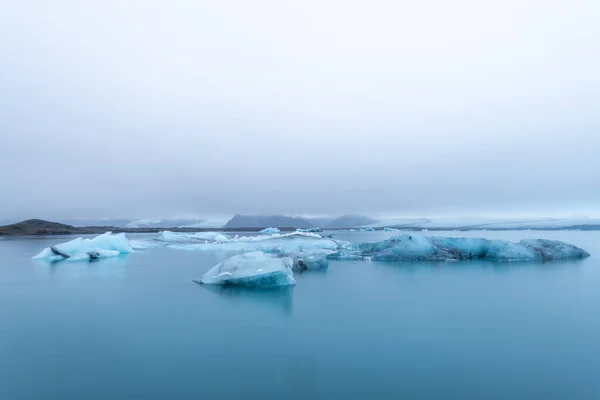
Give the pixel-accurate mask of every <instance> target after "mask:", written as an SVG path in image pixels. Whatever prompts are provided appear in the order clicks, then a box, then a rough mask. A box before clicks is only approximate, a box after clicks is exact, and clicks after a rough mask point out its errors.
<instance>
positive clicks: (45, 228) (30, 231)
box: [0, 219, 600, 236]
mask: <svg viewBox="0 0 600 400" xmlns="http://www.w3.org/2000/svg"><path fill="white" fill-rule="evenodd" d="M264 228H267V227H260V228H217V227H215V228H174V227H164V228H122V227H117V226H85V227H75V226H71V225H65V224H61V223H58V222H51V221H44V220H40V219H30V220H25V221H21V222H18V223H16V224H11V225H5V226H0V236H45V235H94V234H96V235H97V234H101V233H104V232H113V233H158V232H161V231H171V232H190V233H193V232H208V231H219V232H260V231H261V230H262V229H264ZM390 228H395V229H400V230H405V231H411V232H419V231H481V230H486V231H530V230H531V231H597V230H600V225H572V226H565V227H554V228H553V227H546V228H536V227H526V226H525V227H515V228H492V227H477V226H465V227H456V228H449V227H427V228H421V227H415V226H402V225H394V226H390ZM374 229H375V230H376V231H382V230H383V228H374ZM279 230H281V231H282V232H293V231H295V230H296V228H293V227H284V228H279ZM326 230H327V231H348V229H347V228H344V229H335V228H331V229H326Z"/></svg>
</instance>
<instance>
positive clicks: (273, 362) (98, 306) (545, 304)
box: [0, 232, 600, 400]
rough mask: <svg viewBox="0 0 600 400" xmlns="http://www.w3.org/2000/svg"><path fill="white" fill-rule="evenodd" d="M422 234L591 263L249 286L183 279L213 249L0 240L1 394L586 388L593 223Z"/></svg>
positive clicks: (389, 270)
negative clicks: (121, 252)
mask: <svg viewBox="0 0 600 400" xmlns="http://www.w3.org/2000/svg"><path fill="white" fill-rule="evenodd" d="M435 234H436V235H440V236H442V235H444V236H448V235H452V236H484V237H489V238H503V239H509V240H519V239H522V238H533V237H543V238H549V239H559V240H564V241H568V242H571V243H573V244H576V245H578V246H581V247H583V248H584V249H586V250H588V251H589V252H590V253H592V257H590V258H589V259H587V260H584V261H579V262H562V263H553V264H491V263H479V262H464V263H435V264H425V263H400V264H394V263H374V262H333V261H332V262H331V263H330V266H329V270H328V271H326V272H323V273H306V274H302V275H297V285H296V287H294V288H293V289H289V290H280V291H272V292H256V291H248V290H232V289H227V290H217V289H214V290H209V289H207V288H206V287H202V286H199V285H196V284H194V283H192V279H195V278H199V277H200V276H201V275H202V273H203V272H205V271H206V270H208V269H209V268H210V267H212V266H213V265H214V264H215V263H216V262H217V261H218V260H219V258H218V255H217V254H212V253H200V252H188V251H181V250H173V249H152V250H147V251H140V252H138V253H136V254H132V255H129V256H127V257H120V258H118V259H112V260H109V259H107V260H102V261H100V262H95V263H91V264H87V263H62V264H54V265H48V264H45V263H43V262H34V261H33V260H31V259H30V257H31V256H32V255H34V254H36V253H37V252H38V251H40V250H41V249H42V248H44V247H46V246H49V245H51V244H54V243H57V242H61V241H64V240H65V239H66V238H65V237H60V238H56V237H54V238H41V239H40V238H20V239H0V399H2V400H11V399H126V398H127V399H129V398H132V399H197V398H209V399H210V398H218V399H237V398H251V399H255V398H276V397H282V398H287V399H319V398H323V399H326V398H327V399H328V398H340V399H343V398H353V399H356V398H390V399H392V398H394V399H398V398H432V399H471V398H478V399H598V398H600V379H598V373H599V372H600V371H599V369H600V232H436V233H435ZM392 235H393V234H390V233H383V232H376V233H348V234H338V235H337V237H338V238H340V239H347V240H352V241H375V240H381V239H384V238H387V237H390V236H392Z"/></svg>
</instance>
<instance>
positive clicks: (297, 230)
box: [296, 227, 323, 233]
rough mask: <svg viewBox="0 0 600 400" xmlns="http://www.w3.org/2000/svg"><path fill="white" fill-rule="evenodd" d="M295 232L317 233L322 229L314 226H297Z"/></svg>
mask: <svg viewBox="0 0 600 400" xmlns="http://www.w3.org/2000/svg"><path fill="white" fill-rule="evenodd" d="M296 232H304V233H318V232H323V231H322V230H321V228H319V227H315V228H306V229H302V228H298V229H296Z"/></svg>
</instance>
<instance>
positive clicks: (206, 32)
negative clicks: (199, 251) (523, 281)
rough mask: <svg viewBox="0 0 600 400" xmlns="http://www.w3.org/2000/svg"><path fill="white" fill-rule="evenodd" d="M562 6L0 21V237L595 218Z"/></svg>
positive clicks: (572, 48) (45, 15)
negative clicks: (16, 230)
mask: <svg viewBox="0 0 600 400" xmlns="http://www.w3.org/2000/svg"><path fill="white" fill-rule="evenodd" d="M576 3H577V4H578V6H574V5H572V4H571V3H566V2H560V1H559V2H543V1H532V2H526V3H523V2H519V1H516V0H510V1H506V2H502V3H496V4H483V3H480V2H475V1H469V0H460V1H458V2H453V3H451V4H450V3H447V2H444V1H441V0H439V1H436V0H433V1H430V2H426V3H409V4H403V3H396V2H387V1H374V2H369V3H368V4H367V3H358V2H350V3H349V2H341V1H330V2H325V3H323V2H317V1H312V0H311V1H305V2H302V3H281V2H277V1H274V0H260V1H259V2H256V3H253V4H249V3H245V2H233V3H227V4H225V3H222V2H219V1H202V2H196V1H181V2H177V3H174V4H166V3H163V2H156V1H150V2H141V1H130V2H127V3H122V2H119V1H116V0H110V1H106V2H102V3H98V4H94V5H91V4H90V5H86V4H79V3H75V2H71V1H68V0H61V1H54V2H51V3H41V4H36V5H35V7H34V6H33V5H29V4H27V3H14V4H11V5H6V6H5V7H2V8H3V13H2V14H3V16H2V24H0V32H1V33H2V35H0V37H1V39H0V49H1V50H2V53H3V54H4V57H2V59H1V60H0V93H2V95H1V96H0V104H1V107H0V131H1V132H2V134H1V135H0V171H2V173H1V175H0V187H1V188H2V190H1V191H0V218H1V219H4V220H6V219H11V220H20V219H26V218H44V219H49V220H58V221H60V220H64V219H67V218H71V219H72V218H140V219H141V218H152V219H154V218H180V217H182V216H186V217H191V216H193V217H195V218H204V219H213V218H215V217H219V218H221V217H224V216H232V215H233V214H236V213H240V214H249V215H255V214H283V215H315V216H319V215H336V216H339V215H344V214H365V215H371V216H374V217H377V216H378V215H386V216H387V215H397V216H414V217H426V216H432V215H433V216H449V217H454V216H476V215H477V216H481V215H482V216H492V215H494V216H497V215H507V216H511V215H512V216H516V215H519V216H521V217H524V216H534V215H535V216H548V217H552V216H557V215H561V216H595V215H598V214H599V213H600V211H598V204H600V179H599V178H598V174H597V171H598V169H599V168H600V161H598V160H599V159H598V156H597V153H598V150H599V149H600V135H599V134H598V130H599V128H600V116H599V115H598V112H597V108H598V104H600V75H599V74H598V73H597V71H599V70H600V56H599V55H600V40H598V38H599V37H600V28H599V25H598V24H597V21H598V19H599V18H600V6H599V5H598V4H597V3H596V2H593V1H585V0H582V1H577V2H576ZM569 4H571V5H570V6H569Z"/></svg>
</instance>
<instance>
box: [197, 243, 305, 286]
mask: <svg viewBox="0 0 600 400" xmlns="http://www.w3.org/2000/svg"><path fill="white" fill-rule="evenodd" d="M292 264H293V260H292V259H291V258H290V257H280V256H278V255H276V254H266V253H263V252H260V251H256V252H252V253H246V254H239V255H236V256H233V257H230V258H228V259H226V260H225V261H223V262H221V263H219V264H217V265H215V266H214V267H213V268H211V269H210V270H209V271H208V272H206V273H205V274H204V275H202V278H201V279H200V283H202V284H206V285H234V286H243V287H252V288H268V287H275V286H288V285H295V284H296V280H295V279H294V273H293V271H292Z"/></svg>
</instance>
